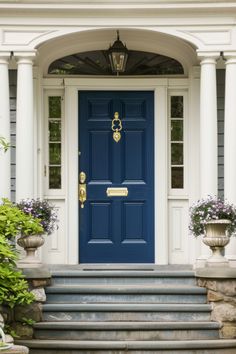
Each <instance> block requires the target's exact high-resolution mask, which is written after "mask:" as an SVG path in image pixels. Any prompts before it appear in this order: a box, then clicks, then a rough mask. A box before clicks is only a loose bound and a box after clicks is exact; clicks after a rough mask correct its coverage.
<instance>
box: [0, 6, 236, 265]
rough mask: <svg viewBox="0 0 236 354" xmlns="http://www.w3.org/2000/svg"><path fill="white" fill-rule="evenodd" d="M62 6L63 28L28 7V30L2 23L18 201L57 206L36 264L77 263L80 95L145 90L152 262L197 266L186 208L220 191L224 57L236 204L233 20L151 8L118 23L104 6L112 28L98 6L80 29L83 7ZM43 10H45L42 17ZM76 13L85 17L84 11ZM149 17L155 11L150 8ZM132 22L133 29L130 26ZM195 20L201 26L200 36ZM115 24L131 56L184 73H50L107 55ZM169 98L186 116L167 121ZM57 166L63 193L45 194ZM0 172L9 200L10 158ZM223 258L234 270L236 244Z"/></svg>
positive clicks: (1, 64) (1, 103)
mask: <svg viewBox="0 0 236 354" xmlns="http://www.w3.org/2000/svg"><path fill="white" fill-rule="evenodd" d="M186 3H187V2H186ZM25 6H26V5H25ZM52 6H53V5H52ZM64 6H65V7H66V8H67V15H65V18H64V19H63V26H62V25H60V24H59V23H60V20H61V16H62V13H61V12H60V11H59V13H54V15H52V16H51V17H50V16H49V15H48V18H47V26H46V27H45V25H44V24H43V23H42V18H41V17H40V16H39V15H37V12H36V7H35V8H33V10H32V11H33V13H34V20H35V23H32V20H30V19H29V18H27V19H26V22H27V26H28V27H27V29H26V28H25V25H24V24H23V23H21V22H22V21H23V20H24V15H23V13H19V19H18V22H17V24H16V25H15V26H14V28H13V27H12V28H11V29H9V27H8V26H9V24H8V25H7V24H6V25H5V27H4V26H3V30H2V31H3V33H4V35H3V36H2V42H1V43H0V76H1V82H0V88H1V92H3V93H4V94H3V95H1V97H0V118H1V122H4V124H1V128H0V136H4V137H6V138H7V139H9V136H10V111H9V90H8V87H9V78H8V68H9V67H10V68H11V69H14V70H17V107H16V117H17V118H16V200H20V199H23V198H37V197H40V198H43V197H45V198H49V199H50V200H52V201H53V203H55V204H56V205H57V206H58V208H59V214H60V220H61V225H60V229H59V231H58V234H57V235H53V236H52V237H51V238H50V239H48V240H47V246H46V247H45V250H44V254H43V255H42V257H43V258H44V260H45V261H46V262H49V263H65V264H70V263H71V264H76V263H78V262H79V258H78V243H79V237H78V228H79V227H78V225H79V222H80V220H79V219H78V212H79V205H78V198H77V195H78V174H79V172H80V166H79V164H78V132H79V121H78V112H79V106H78V94H79V92H80V91H86V90H93V91H109V90H110V91H119V90H120V91H122V90H128V91H135V90H136V91H141V90H146V91H152V92H153V93H154V141H155V144H154V152H155V159H154V166H155V167H154V168H155V187H154V199H155V263H156V264H168V263H194V262H195V260H196V259H197V258H199V262H204V259H205V258H206V255H205V253H206V250H205V247H203V246H202V245H201V243H200V240H198V241H196V240H195V239H193V238H192V237H190V236H189V235H188V229H187V225H188V207H189V205H191V204H192V203H193V202H194V201H196V200H197V199H198V198H200V197H205V196H207V195H209V194H210V195H217V193H218V185H217V184H218V142H217V85H216V70H217V67H218V60H219V58H220V57H223V58H224V59H226V61H225V65H224V68H225V70H226V90H225V128H224V134H225V135H224V137H225V143H224V149H225V150H224V178H225V180H224V181H225V183H224V193H225V197H226V198H227V199H228V200H229V201H231V202H234V203H236V184H235V179H236V159H235V158H234V153H232V152H233V151H236V146H235V144H236V143H235V133H234V132H235V131H236V126H235V124H236V123H235V119H234V117H235V114H236V112H235V107H234V106H235V105H234V101H235V98H234V93H235V91H236V87H235V85H236V84H235V82H236V77H235V76H236V56H235V48H234V46H235V43H234V36H233V35H232V37H231V40H229V33H234V32H233V31H232V32H231V29H230V18H229V17H228V20H227V21H228V24H227V26H226V27H225V28H224V30H222V29H219V26H218V23H217V18H216V19H215V23H214V21H213V20H212V23H211V24H210V25H208V27H207V23H208V21H207V20H206V19H204V18H202V17H201V16H200V15H199V16H197V15H195V18H194V19H192V23H189V22H190V20H189V18H188V16H187V15H186V13H185V12H184V13H183V15H180V14H179V12H178V11H177V12H176V13H175V16H174V20H173V16H170V14H169V17H168V16H167V17H166V19H165V23H162V21H161V20H160V18H159V17H158V16H157V17H156V18H154V17H153V18H152V19H151V20H150V19H149V17H150V13H149V10H148V7H147V8H146V9H144V11H143V12H142V18H141V19H140V18H138V17H137V18H135V16H132V11H133V9H132V5H130V8H129V9H128V10H127V11H126V14H125V18H123V19H122V14H123V10H122V4H121V5H120V6H118V8H117V9H116V11H118V12H113V11H114V9H109V11H110V13H113V15H114V14H116V19H115V21H113V22H112V21H111V16H110V17H107V16H105V17H104V16H103V15H102V14H101V13H100V12H99V13H96V10H95V9H89V8H88V9H86V11H88V13H89V15H88V14H84V18H83V20H82V19H80V20H81V23H77V22H76V21H77V20H76V19H75V18H73V16H72V14H73V11H78V12H79V10H78V9H79V8H75V5H73V6H74V7H73V6H69V5H68V7H67V5H66V4H64ZM81 6H82V5H81ZM133 6H135V5H133ZM143 6H144V8H145V5H143ZM150 6H151V5H150ZM160 6H161V5H160ZM163 6H165V5H164V4H163ZM81 9H82V8H80V10H81ZM47 10H48V9H47V8H46V6H45V8H44V7H43V5H42V8H41V11H42V12H47ZM34 11H35V12H34ZM81 11H85V10H84V8H83V10H81ZM137 11H138V10H137ZM153 11H154V12H155V11H156V9H154V8H153ZM166 11H167V10H166ZM189 11H190V10H189ZM199 11H200V10H199ZM76 13H77V12H76ZM167 13H168V11H167ZM92 15H94V16H95V15H96V21H92V20H91V16H92ZM181 16H182V17H181ZM192 16H193V15H192ZM85 19H86V21H87V22H86V21H85ZM131 19H132V21H133V25H128V24H126V22H130V21H131ZM128 20H129V21H128ZM9 21H11V20H10V19H9ZM201 21H202V23H201V26H202V29H201V30H199V29H198V28H199V27H198V26H199V23H200V22H201ZM85 22H86V25H85ZM149 22H150V23H149ZM183 22H184V23H185V29H184V30H183V27H182V25H181V24H182V23H183ZM197 22H198V25H196V26H195V27H194V24H195V23H197ZM49 23H50V26H49ZM101 23H105V27H104V25H103V27H104V28H101ZM148 23H149V24H148ZM114 26H115V29H119V30H120V33H121V35H122V41H124V42H125V43H126V44H127V47H128V48H129V49H132V50H140V51H147V52H152V53H158V54H162V55H165V56H168V57H170V58H174V59H175V60H177V61H178V62H179V63H181V65H182V67H183V70H184V74H183V75H179V76H168V75H166V76H158V77H155V76H152V77H140V76H139V77H135V76H132V77H119V78H116V77H99V78H98V77H91V76H90V77H86V78H85V77H81V76H73V77H70V76H69V75H54V76H53V75H49V74H48V68H49V66H50V64H51V63H52V62H53V61H55V60H56V59H59V58H63V57H65V56H66V55H72V54H74V53H77V52H85V51H91V50H99V49H103V50H104V49H105V48H107V47H108V46H109V44H110V43H111V42H112V41H113V39H114V33H115V31H114ZM19 33H21V35H19ZM199 67H200V75H199V71H198V69H199ZM50 97H60V102H61V106H60V110H61V116H60V117H51V116H50V114H49V113H48V112H49V110H50V107H49V102H50V100H49V99H50ZM171 97H183V102H184V104H183V105H184V108H183V112H184V115H183V117H182V116H179V117H176V116H172V115H171V102H172V99H171ZM181 100H182V98H181ZM59 121H60V122H59ZM173 121H174V123H173ZM177 121H178V122H179V121H181V124H182V121H183V127H184V128H183V131H184V133H183V139H182V140H180V139H179V140H177V141H176V140H175V139H172V137H171V128H172V127H173V126H174V124H177V123H176V122H177ZM49 122H54V125H55V122H59V123H58V124H61V128H60V129H61V135H60V139H61V140H60V141H56V143H57V144H60V147H61V150H60V161H59V160H58V161H59V162H58V163H57V165H53V166H54V167H53V169H52V164H51V162H50V157H49V150H50V146H51V147H52V144H53V141H51V140H48V129H49ZM179 124H180V123H179ZM51 125H52V124H51ZM50 144H51V145H50ZM173 144H179V145H180V144H183V156H184V158H183V162H182V163H179V162H178V163H176V161H174V160H173V159H174V157H173V156H172V152H171V151H172V150H171V149H172V147H173ZM55 166H56V167H57V171H59V169H60V173H61V175H60V178H61V188H50V184H49V179H50V173H51V172H50V171H52V170H53V171H56V170H55ZM180 166H181V167H180ZM50 168H51V169H50ZM180 168H183V171H184V172H183V187H182V188H179V187H177V188H173V184H172V175H173V173H174V172H173V171H175V172H176V171H180V170H179V169H180ZM0 169H1V171H4V172H3V173H1V187H0V188H1V190H0V192H1V195H2V196H4V197H5V196H6V197H9V196H10V189H11V187H10V155H9V153H8V154H6V155H4V158H1V159H0ZM176 169H177V170H176ZM57 173H59V172H57ZM227 254H228V256H229V259H230V260H232V263H234V262H233V261H234V260H235V257H236V245H235V242H231V244H230V246H228V249H227Z"/></svg>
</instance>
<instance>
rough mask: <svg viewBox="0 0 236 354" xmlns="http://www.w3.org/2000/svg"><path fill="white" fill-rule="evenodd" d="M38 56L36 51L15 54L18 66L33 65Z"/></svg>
mask: <svg viewBox="0 0 236 354" xmlns="http://www.w3.org/2000/svg"><path fill="white" fill-rule="evenodd" d="M36 55H37V51H36V50H35V51H30V52H14V57H15V59H16V62H17V64H33V62H34V59H35V58H36Z"/></svg>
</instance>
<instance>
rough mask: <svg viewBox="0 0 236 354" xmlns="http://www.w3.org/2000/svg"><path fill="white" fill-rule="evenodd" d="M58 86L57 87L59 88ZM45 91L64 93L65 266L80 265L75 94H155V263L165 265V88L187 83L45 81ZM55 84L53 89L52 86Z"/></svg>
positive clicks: (166, 152)
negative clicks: (93, 92)
mask: <svg viewBox="0 0 236 354" xmlns="http://www.w3.org/2000/svg"><path fill="white" fill-rule="evenodd" d="M59 83H60V84H59ZM43 84H44V87H45V88H56V86H57V88H59V87H60V88H62V86H61V85H63V86H64V89H65V142H66V168H65V170H66V181H67V182H66V199H67V202H66V205H67V213H66V216H65V217H66V218H67V230H65V233H66V234H67V235H68V236H67V237H68V239H67V245H68V247H67V256H66V259H67V261H68V262H67V263H68V264H78V263H79V244H78V242H79V235H78V230H79V220H78V215H79V210H78V208H79V203H78V175H79V166H78V136H79V134H78V129H79V125H78V112H79V110H78V108H79V107H78V93H79V91H82V90H95V91H99V90H102V91H105V90H116V91H119V90H127V91H129V90H131V91H135V90H136V91H143V90H149V91H153V92H154V134H155V135H154V141H155V143H154V144H155V145H154V163H155V179H154V181H155V182H154V183H155V214H154V222H155V263H156V264H168V247H169V245H168V237H167V235H168V119H167V117H168V97H167V96H168V88H173V87H174V88H187V87H188V84H189V82H188V79H182V78H179V79H167V78H127V77H126V78H123V77H122V78H121V77H120V78H104V77H103V78H65V79H59V78H57V79H51V78H48V79H44V80H43ZM55 84H56V86H55Z"/></svg>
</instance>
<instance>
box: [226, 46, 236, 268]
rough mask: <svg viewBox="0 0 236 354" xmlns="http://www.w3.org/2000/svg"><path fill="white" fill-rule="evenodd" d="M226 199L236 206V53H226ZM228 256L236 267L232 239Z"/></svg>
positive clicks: (235, 243) (227, 252)
mask: <svg viewBox="0 0 236 354" xmlns="http://www.w3.org/2000/svg"><path fill="white" fill-rule="evenodd" d="M225 57H226V58H227V61H226V77H225V126H224V197H225V199H227V200H228V201H229V202H230V203H234V204H236V138H235V136H236V53H228V54H226V53H225ZM226 256H227V258H228V259H229V260H230V261H231V262H230V263H231V265H234V266H236V239H235V238H234V237H231V240H230V244H229V245H228V246H227V247H226Z"/></svg>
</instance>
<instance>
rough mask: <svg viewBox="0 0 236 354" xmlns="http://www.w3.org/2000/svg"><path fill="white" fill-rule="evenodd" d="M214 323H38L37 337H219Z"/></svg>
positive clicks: (119, 338)
mask: <svg viewBox="0 0 236 354" xmlns="http://www.w3.org/2000/svg"><path fill="white" fill-rule="evenodd" d="M219 328H220V324H219V323H217V322H162V323H160V322H41V323H37V324H35V325H34V337H35V338H37V339H60V340H61V339H66V340H102V341H104V340H106V339H107V338H108V337H109V340H140V338H142V340H149V341H150V340H188V339H189V338H191V339H194V340H196V339H209V340H212V339H218V337H219V333H218V330H219Z"/></svg>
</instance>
